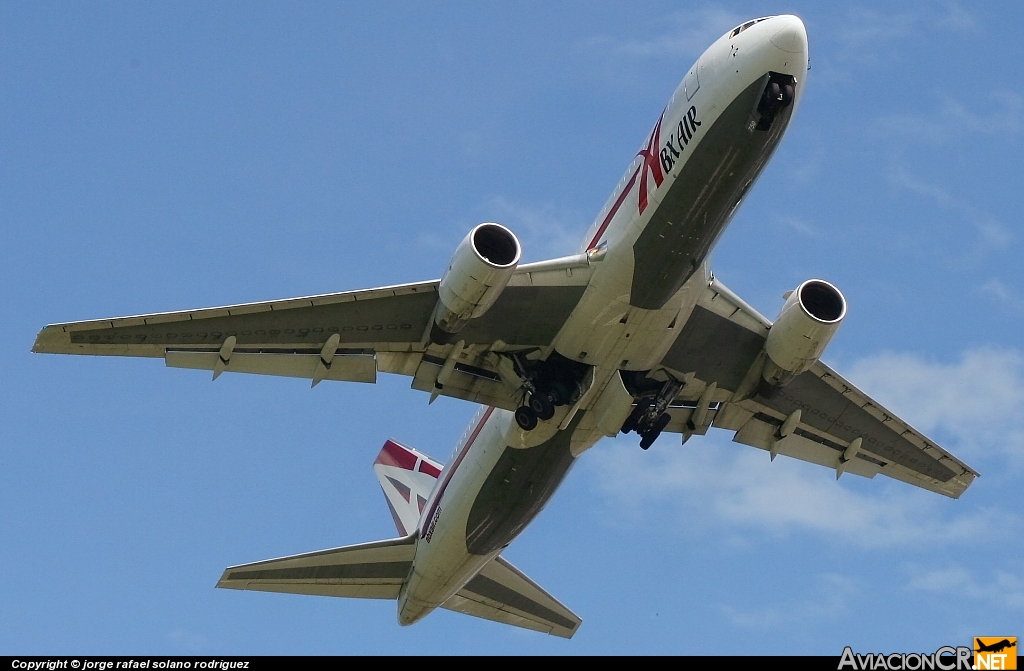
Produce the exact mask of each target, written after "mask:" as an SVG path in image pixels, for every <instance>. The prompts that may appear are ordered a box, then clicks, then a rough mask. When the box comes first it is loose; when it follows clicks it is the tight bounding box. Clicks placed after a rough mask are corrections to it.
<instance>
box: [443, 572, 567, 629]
mask: <svg viewBox="0 0 1024 671" xmlns="http://www.w3.org/2000/svg"><path fill="white" fill-rule="evenodd" d="M442 608H446V609H448V610H454V611H456V612H459V613H465V614H466V615H474V616H476V617H482V618H484V619H486V620H494V621H495V622H501V623H502V624H511V625H513V626H515V627H523V628H525V629H533V630H534V631H541V632H544V633H545V634H552V635H554V636H561V637H563V638H572V635H573V634H575V633H576V630H577V629H579V627H580V624H581V623H582V622H583V620H581V619H580V618H579V616H577V615H576V613H574V612H572V611H571V610H569V609H568V608H566V607H565V606H563V605H562V604H561V603H559V602H558V600H557V599H555V598H554V597H553V596H551V595H550V594H548V593H547V592H545V591H544V589H543V588H541V587H540V586H539V585H538V584H537V583H535V582H533V581H532V580H530V579H529V578H527V577H526V576H525V575H524V574H523V573H522V572H521V571H520V570H519V569H517V568H516V567H515V566H513V565H512V564H510V563H508V562H507V561H506V560H504V559H502V558H501V557H496V558H495V559H494V560H493V561H491V562H489V563H488V564H487V565H486V566H485V567H484V568H483V570H482V571H480V573H478V574H477V575H476V577H475V578H473V579H472V580H470V581H469V583H468V584H467V585H466V586H465V587H463V588H462V589H461V590H459V592H458V593H457V594H456V595H455V596H453V597H452V598H450V599H448V601H446V602H445V603H444V605H443V606H442Z"/></svg>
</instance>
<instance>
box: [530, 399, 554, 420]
mask: <svg viewBox="0 0 1024 671" xmlns="http://www.w3.org/2000/svg"><path fill="white" fill-rule="evenodd" d="M530 409H531V410H533V414H534V415H536V417H537V419H543V420H548V419H551V418H552V417H554V416H555V404H554V403H552V402H551V399H549V398H548V396H547V395H546V394H534V395H533V396H531V397H530Z"/></svg>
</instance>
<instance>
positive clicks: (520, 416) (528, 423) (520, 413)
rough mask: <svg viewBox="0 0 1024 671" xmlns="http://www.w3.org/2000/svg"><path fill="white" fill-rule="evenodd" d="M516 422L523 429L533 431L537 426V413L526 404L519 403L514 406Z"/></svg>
mask: <svg viewBox="0 0 1024 671" xmlns="http://www.w3.org/2000/svg"><path fill="white" fill-rule="evenodd" d="M515 417H516V424H518V425H519V428H520V429H522V430H523V431H533V430H534V429H536V428H537V413H536V412H534V411H533V408H531V407H530V406H528V405H521V406H519V407H518V408H516V412H515Z"/></svg>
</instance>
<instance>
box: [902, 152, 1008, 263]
mask: <svg viewBox="0 0 1024 671" xmlns="http://www.w3.org/2000/svg"><path fill="white" fill-rule="evenodd" d="M889 181H890V182H891V183H892V184H895V185H896V186H898V187H900V188H903V189H906V190H907V191H910V192H912V193H916V194H918V195H919V196H923V197H925V198H927V199H929V200H931V201H934V202H935V203H936V204H937V205H938V206H940V207H942V208H945V209H947V210H952V211H954V212H959V213H960V214H961V215H963V216H964V217H965V218H966V219H967V220H969V221H970V222H971V224H972V225H973V226H974V230H975V233H976V237H975V244H974V247H973V248H972V249H964V250H960V256H959V257H958V258H959V260H960V262H961V263H967V264H969V265H973V264H975V263H977V262H979V261H981V259H982V258H983V257H984V256H985V255H986V254H987V253H988V252H990V251H994V250H999V249H1004V248H1005V247H1006V246H1008V245H1009V244H1010V242H1012V240H1013V235H1012V234H1011V233H1010V231H1009V229H1007V228H1006V226H1004V225H1003V224H1002V223H1000V222H999V221H997V220H996V219H994V218H993V217H992V216H991V215H989V214H988V213H986V212H984V211H982V210H980V209H978V208H977V207H975V206H974V205H972V204H971V203H969V202H967V201H964V200H961V199H960V198H958V197H956V196H954V195H953V193H951V192H950V190H949V189H946V188H944V187H942V186H939V185H938V184H932V183H930V182H927V181H926V180H924V179H921V178H920V177H917V176H916V175H913V174H911V173H910V172H909V171H908V170H907V169H906V168H904V167H902V166H897V167H895V168H893V169H892V170H890V172H889Z"/></svg>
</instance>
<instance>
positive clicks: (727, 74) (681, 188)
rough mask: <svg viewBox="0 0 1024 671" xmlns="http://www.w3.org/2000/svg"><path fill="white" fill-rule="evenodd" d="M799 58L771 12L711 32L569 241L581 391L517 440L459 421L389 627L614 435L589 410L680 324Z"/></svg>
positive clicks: (626, 400) (417, 610)
mask: <svg viewBox="0 0 1024 671" xmlns="http://www.w3.org/2000/svg"><path fill="white" fill-rule="evenodd" d="M807 58H808V55H807V37H806V33H805V31H804V27H803V24H802V23H801V22H800V20H799V19H797V18H796V17H792V16H778V17H772V18H767V19H763V20H760V21H758V22H756V23H753V24H752V25H750V26H749V27H747V28H745V29H743V30H741V31H740V32H738V33H737V32H736V31H731V32H730V33H729V34H726V35H724V36H723V37H722V38H720V39H719V40H718V41H716V42H715V43H714V44H713V45H711V47H710V48H709V49H708V50H707V51H705V52H704V54H702V55H701V57H700V59H699V60H698V62H697V63H696V64H695V65H694V66H693V68H692V69H691V70H690V71H689V73H688V74H687V76H686V77H685V78H684V80H683V81H682V82H681V83H680V85H679V87H678V88H677V89H676V91H675V93H674V94H673V96H672V98H671V100H670V101H669V103H668V105H667V107H666V108H665V110H664V112H663V113H662V115H661V117H660V118H659V120H658V123H657V124H656V126H655V129H654V131H652V133H651V135H650V136H649V138H648V139H647V140H646V141H645V142H644V144H643V145H642V146H641V150H640V151H639V152H638V153H637V156H636V157H635V158H634V160H633V162H632V163H631V164H630V166H629V168H628V169H627V170H626V173H625V175H624V177H623V178H622V180H621V181H620V183H619V184H618V186H617V187H616V189H615V191H614V192H613V193H612V195H611V197H610V198H609V199H608V203H607V204H606V205H605V207H604V208H603V209H602V211H601V213H600V214H599V216H598V217H597V219H596V220H595V222H594V224H593V226H592V227H591V229H590V231H589V232H588V233H587V236H586V238H585V239H584V241H583V245H582V249H583V250H584V251H585V250H593V249H595V248H598V247H601V246H606V250H605V252H604V255H603V257H602V260H601V261H600V262H596V263H594V264H593V265H594V272H593V275H592V278H591V280H590V283H589V284H588V286H587V287H586V290H585V292H584V294H583V297H582V299H581V300H580V302H579V304H578V305H577V306H576V307H575V309H574V310H573V312H572V314H571V315H570V317H569V319H568V320H567V322H566V323H565V325H564V326H563V327H562V329H561V330H560V331H559V333H558V335H557V336H556V337H555V340H554V343H553V345H554V350H555V351H556V352H558V353H559V354H560V355H562V356H564V357H566V358H568V359H572V360H574V361H578V362H581V363H585V364H588V365H590V366H592V367H593V369H592V378H588V382H589V385H588V388H587V389H588V390H587V391H586V392H585V393H584V394H583V395H582V398H580V399H579V401H578V402H577V403H575V404H573V405H566V406H561V407H559V408H558V409H557V412H556V414H555V416H554V417H553V418H551V419H550V420H548V421H542V422H540V424H539V425H538V427H537V428H536V429H534V430H532V431H529V432H524V431H523V430H522V429H520V428H519V426H518V425H517V424H516V422H515V421H514V420H513V416H512V413H511V412H508V411H506V410H502V409H496V408H484V409H483V410H481V412H480V413H479V415H478V416H477V417H476V418H475V419H474V420H473V422H472V423H471V425H470V427H469V429H468V430H467V432H466V435H465V436H464V437H463V439H462V440H461V441H460V444H459V446H458V448H457V449H456V450H455V453H454V455H453V456H452V458H451V459H450V460H449V462H448V463H447V465H446V466H445V468H444V471H443V472H442V474H441V477H440V478H439V480H438V484H437V486H436V487H435V489H434V492H433V494H432V495H431V499H430V501H429V502H428V503H427V505H426V506H425V507H424V512H423V516H422V518H421V520H420V528H419V538H418V541H417V547H416V555H415V559H414V562H413V569H412V575H411V577H410V578H409V580H408V581H407V583H406V585H405V587H404V588H403V590H402V594H401V596H400V598H399V605H398V609H399V621H400V622H401V623H402V624H411V623H413V622H415V621H417V620H419V619H420V618H422V617H423V616H425V615H426V614H427V613H429V612H430V611H432V610H433V609H435V608H437V607H438V606H440V605H441V604H442V603H444V602H445V601H446V600H448V599H449V598H450V597H451V596H452V595H453V594H455V593H456V592H457V591H458V590H459V589H461V588H462V587H463V586H464V585H465V584H466V583H467V582H468V581H469V580H470V579H472V578H473V577H474V576H475V575H476V574H477V572H479V571H480V569H482V568H483V566H484V565H485V564H486V563H487V562H489V561H490V560H491V559H493V558H494V557H495V556H496V555H497V554H499V553H500V552H501V551H502V550H503V549H504V547H505V546H507V545H508V543H509V542H511V541H512V539H513V538H515V536H516V535H518V534H519V532H521V531H522V529H523V528H524V527H525V525H526V524H528V523H529V521H530V520H532V519H533V517H534V516H535V515H536V514H537V513H538V512H539V510H540V509H541V508H542V507H543V505H544V504H545V503H546V502H547V500H548V499H549V498H550V496H551V494H552V493H553V492H554V490H555V489H556V488H557V486H558V484H559V483H560V482H561V481H562V479H563V478H564V476H565V474H566V472H567V471H568V469H569V467H570V466H571V464H572V461H573V460H574V459H575V457H577V456H579V455H580V454H581V453H582V452H584V451H585V450H586V449H588V448H589V447H591V446H592V445H593V444H594V443H596V442H597V441H598V440H599V439H600V438H601V437H602V436H604V435H611V434H613V433H614V430H615V427H614V426H613V427H612V428H611V430H609V427H608V426H607V422H605V423H604V425H603V424H602V421H601V418H602V416H605V415H607V416H620V415H621V413H622V412H623V411H624V410H625V411H626V412H628V408H629V406H631V404H632V400H633V399H632V397H630V396H629V395H628V394H624V393H623V391H622V384H621V382H620V381H619V379H620V378H619V375H618V374H617V373H618V371H620V370H628V371H646V370H651V369H653V368H655V367H656V366H657V365H658V364H659V362H660V361H661V359H662V358H663V356H664V355H665V353H666V351H667V350H668V348H669V347H670V346H671V345H672V343H673V342H674V340H675V338H676V336H677V335H678V333H679V330H680V329H681V328H682V326H683V325H684V324H685V323H686V320H687V319H688V318H689V315H690V312H691V311H692V310H693V308H694V306H695V304H696V302H697V299H698V298H699V296H700V293H701V292H702V291H703V289H704V288H705V287H706V284H707V276H708V272H709V271H708V266H707V252H708V250H709V249H710V246H711V245H713V244H714V241H715V240H716V239H717V238H718V236H719V235H720V234H721V232H722V230H723V229H724V226H725V224H726V223H727V222H728V220H729V218H730V217H731V216H732V213H733V212H734V211H735V209H736V207H737V206H738V204H739V202H740V200H742V197H743V195H745V193H746V192H747V190H748V189H749V187H750V184H751V183H752V182H753V180H754V179H755V178H756V176H757V174H759V173H760V171H761V169H762V168H763V165H764V163H765V161H767V158H768V157H769V156H770V155H771V152H772V151H773V150H774V147H775V146H776V144H777V142H778V137H780V136H781V133H782V131H784V129H785V125H786V124H788V120H789V118H790V117H791V115H792V111H793V109H795V108H796V106H797V105H798V104H799V99H800V96H801V94H802V91H803V83H804V82H803V78H804V76H805V73H806V71H807ZM768 73H778V74H781V75H787V76H791V77H793V78H795V80H796V82H797V85H796V89H795V90H796V96H795V98H794V100H793V104H792V106H791V108H790V109H789V110H788V111H787V113H786V116H785V118H784V119H782V120H780V121H779V122H778V123H779V127H778V128H777V129H776V130H775V131H773V132H772V133H766V132H765V131H760V130H758V131H755V130H754V127H753V122H752V121H750V122H748V121H747V116H744V115H749V113H752V112H753V108H754V107H755V105H756V100H757V99H756V95H759V94H760V91H761V90H762V89H763V88H764V83H765V82H767V81H768V79H767V77H768ZM759 82H760V84H759ZM758 86H760V88H758ZM751 91H755V97H754V98H751V97H750V96H751V93H750V92H751ZM757 133H761V134H762V135H760V136H758V135H756V134H757ZM744 134H748V135H744ZM709 138H710V139H709ZM765 138H767V139H765ZM702 144H704V145H706V146H704V147H703V149H702ZM712 145H714V146H712ZM730 152H731V153H730ZM737 180H738V181H737ZM700 208H705V209H703V210H701V209H700ZM652 222H653V223H652ZM595 408H596V409H599V410H600V411H593V410H594V409H595ZM619 424H620V425H621V420H619Z"/></svg>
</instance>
